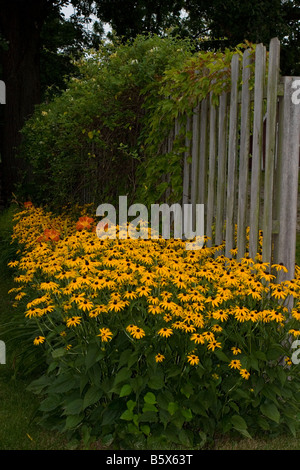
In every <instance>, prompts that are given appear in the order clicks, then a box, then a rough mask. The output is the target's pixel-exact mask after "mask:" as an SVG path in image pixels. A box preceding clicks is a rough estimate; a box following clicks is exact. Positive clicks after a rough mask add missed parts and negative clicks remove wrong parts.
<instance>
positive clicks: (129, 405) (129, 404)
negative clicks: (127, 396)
mask: <svg viewBox="0 0 300 470" xmlns="http://www.w3.org/2000/svg"><path fill="white" fill-rule="evenodd" d="M135 405H136V402H135V401H133V400H128V402H127V403H126V406H127V409H128V410H129V411H133V410H134V408H135Z"/></svg>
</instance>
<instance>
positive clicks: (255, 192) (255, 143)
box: [249, 44, 266, 258]
mask: <svg viewBox="0 0 300 470" xmlns="http://www.w3.org/2000/svg"><path fill="white" fill-rule="evenodd" d="M265 75H266V48H265V46H263V44H257V46H256V51H255V84H254V117H253V139H252V159H251V162H252V164H251V191H250V222H249V226H250V233H249V255H250V258H255V257H256V255H257V252H258V234H259V211H260V192H261V161H262V155H263V115H264V109H263V106H264V89H265Z"/></svg>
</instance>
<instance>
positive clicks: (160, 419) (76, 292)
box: [11, 207, 300, 449]
mask: <svg viewBox="0 0 300 470" xmlns="http://www.w3.org/2000/svg"><path fill="white" fill-rule="evenodd" d="M41 213H43V211H42V209H35V208H34V207H30V208H28V209H26V210H25V211H23V212H22V213H21V214H19V215H18V216H17V219H16V225H15V231H14V238H16V239H20V242H22V245H20V246H22V255H21V257H20V259H19V261H16V262H12V263H11V265H12V266H14V267H15V269H17V271H18V272H17V275H16V277H15V281H16V283H17V285H18V287H16V289H15V294H16V297H17V298H16V300H17V302H18V305H19V308H23V310H24V315H25V317H26V319H27V321H28V322H29V323H31V324H35V325H36V331H35V332H34V334H33V336H32V342H33V343H34V344H33V346H32V347H37V348H41V349H42V350H43V351H44V354H45V357H46V364H45V366H46V369H45V373H44V374H43V375H41V376H40V377H38V378H37V379H36V380H35V381H34V382H33V383H32V384H31V386H30V390H32V391H33V392H35V393H37V394H38V395H39V396H40V397H41V400H42V401H41V406H40V412H41V418H42V421H43V422H44V423H46V424H47V425H51V426H52V427H53V428H55V429H59V430H60V431H61V432H66V433H68V434H70V435H72V436H74V435H77V436H81V437H83V439H84V440H85V442H86V443H89V442H91V441H92V440H93V439H101V441H102V443H103V444H106V445H108V444H110V443H114V446H119V447H121V448H131V449H132V448H134V447H136V446H143V447H148V448H160V446H164V445H165V446H166V447H167V446H168V445H170V443H173V444H176V445H182V446H184V447H190V446H201V445H204V443H206V442H207V441H209V440H210V439H213V438H214V437H215V436H217V435H218V434H223V435H224V434H225V435H226V434H229V435H230V434H231V433H240V434H241V435H243V436H247V437H249V436H253V435H255V434H257V433H261V432H268V433H273V432H274V433H275V432H279V431H285V430H286V429H289V430H290V431H291V432H292V433H293V434H295V433H296V430H297V420H298V419H299V366H298V365H297V364H293V362H292V361H291V359H290V356H291V346H290V340H291V339H293V338H295V337H297V336H298V335H299V334H300V328H299V326H300V324H299V321H300V307H299V303H298V302H299V301H298V298H299V289H300V277H299V269H297V275H296V277H295V279H293V280H292V281H289V282H287V281H285V282H282V283H281V284H278V283H276V279H275V276H274V275H271V274H270V273H269V272H268V269H267V265H266V264H265V263H263V262H262V261H261V259H260V255H258V256H257V259H255V260H252V259H250V258H248V257H244V258H243V259H241V260H240V261H238V260H236V259H234V258H226V257H224V256H223V255H222V254H220V250H221V248H222V247H215V248H207V247H205V246H204V247H203V248H202V249H200V250H196V251H187V250H186V249H185V245H184V243H183V242H182V241H181V240H175V239H169V240H165V239H163V238H159V239H157V240H154V239H150V238H149V239H145V240H141V239H140V240H135V239H125V240H124V239H119V238H117V239H116V240H112V239H109V238H106V239H99V238H98V237H97V235H96V233H95V221H91V220H89V222H88V223H87V226H86V228H85V229H83V228H82V227H81V229H80V230H79V231H78V230H76V220H74V221H73V223H72V221H71V220H67V221H66V222H65V224H62V222H63V219H62V218H58V219H57V218H55V217H53V216H52V217H51V216H49V214H47V218H48V227H49V228H50V227H52V228H56V230H58V231H59V233H60V237H59V239H55V240H54V239H47V240H43V239H42V240H40V241H37V240H38V238H39V237H40V235H42V233H43V231H44V230H45V228H47V227H45V226H43V224H40V227H39V228H38V221H41V220H45V219H41ZM85 215H86V216H88V214H87V213H86V214H85ZM45 216H46V214H45ZM89 219H91V218H89ZM85 220H87V219H85ZM24 226H26V227H27V228H30V229H31V227H32V230H29V231H28V232H27V233H28V235H29V234H31V236H30V237H29V238H28V237H27V239H21V238H20V237H21V236H23V234H24V232H23V227H24ZM62 226H64V227H68V230H66V231H65V233H63V231H62ZM273 269H275V270H276V269H278V270H279V269H283V267H282V266H273ZM290 295H293V296H294V297H295V305H294V308H293V309H292V311H291V312H289V311H288V309H287V307H286V299H287V298H288V297H289V296H290Z"/></svg>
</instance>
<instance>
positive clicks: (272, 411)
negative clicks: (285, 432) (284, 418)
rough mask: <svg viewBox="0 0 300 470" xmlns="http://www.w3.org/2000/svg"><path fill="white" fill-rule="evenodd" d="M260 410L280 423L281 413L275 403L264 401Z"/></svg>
mask: <svg viewBox="0 0 300 470" xmlns="http://www.w3.org/2000/svg"><path fill="white" fill-rule="evenodd" d="M260 411H261V412H262V414H263V415H264V416H266V417H267V418H269V419H271V420H272V421H275V423H277V424H278V423H279V421H280V413H279V411H278V408H277V406H276V405H274V403H264V404H262V405H261V406H260Z"/></svg>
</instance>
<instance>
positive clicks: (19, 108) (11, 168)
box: [0, 0, 52, 204]
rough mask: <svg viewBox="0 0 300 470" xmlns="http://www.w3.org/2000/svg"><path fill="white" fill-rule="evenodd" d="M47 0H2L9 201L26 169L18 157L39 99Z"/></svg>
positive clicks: (4, 148)
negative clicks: (27, 126)
mask: <svg viewBox="0 0 300 470" xmlns="http://www.w3.org/2000/svg"><path fill="white" fill-rule="evenodd" d="M51 3H52V2H49V1H47V0H0V33H1V35H2V37H3V38H4V39H5V40H6V41H8V48H7V50H0V61H1V65H2V72H3V73H2V75H3V80H4V82H5V85H6V104H5V105H2V106H4V125H3V129H2V132H1V135H2V142H1V144H0V145H1V147H0V151H1V159H2V163H1V167H2V168H1V177H2V178H1V180H2V181H1V183H2V200H3V202H4V203H5V204H7V203H9V201H10V200H11V197H12V193H13V191H14V188H15V184H16V183H17V182H18V179H19V176H20V174H21V172H22V170H24V162H22V161H21V160H20V158H17V153H18V147H19V145H20V143H21V133H20V130H21V129H22V127H23V125H24V123H25V120H26V119H27V118H28V117H29V116H30V115H31V114H32V112H33V110H34V106H35V104H37V103H39V102H40V65H39V64H40V60H39V52H40V30H41V27H42V25H43V22H44V20H45V17H46V15H47V10H48V6H49V4H51Z"/></svg>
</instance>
